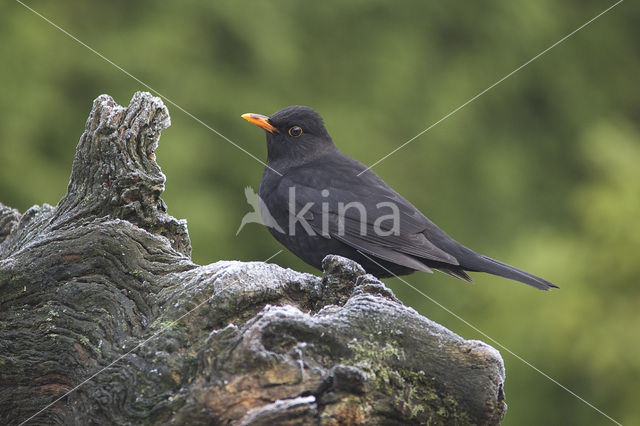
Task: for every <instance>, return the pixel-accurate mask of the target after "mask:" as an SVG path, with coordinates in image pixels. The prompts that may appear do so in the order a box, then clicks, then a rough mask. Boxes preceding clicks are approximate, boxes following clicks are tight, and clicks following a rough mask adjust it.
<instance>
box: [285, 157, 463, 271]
mask: <svg viewBox="0 0 640 426" xmlns="http://www.w3.org/2000/svg"><path fill="white" fill-rule="evenodd" d="M345 158H346V159H348V160H350V161H335V160H334V161H333V162H331V163H329V164H327V162H324V163H321V164H317V165H315V164H307V165H305V166H304V168H298V169H294V170H292V171H290V172H289V173H286V174H285V176H283V177H282V179H281V180H280V184H279V189H278V191H276V192H277V193H278V194H280V196H281V197H282V196H284V194H287V197H286V198H287V200H286V201H285V200H284V199H283V200H280V203H281V204H280V205H282V203H285V202H286V203H287V204H286V205H287V206H288V209H289V210H291V209H290V207H291V206H292V205H295V207H296V211H295V212H292V211H289V214H293V215H296V214H298V213H299V212H300V211H301V210H302V209H305V208H306V213H305V215H304V219H305V220H306V221H307V223H308V224H309V225H310V226H311V227H312V228H313V229H314V230H315V231H316V232H317V233H320V234H324V235H327V236H330V237H332V238H336V239H338V240H340V241H342V242H344V243H346V244H348V245H350V246H352V247H354V248H358V249H360V250H362V251H363V252H365V253H369V254H372V255H375V256H378V257H382V256H381V253H382V252H385V253H387V254H388V253H389V252H396V253H398V254H399V255H403V257H407V256H404V255H409V256H415V257H419V258H423V259H429V260H433V261H437V262H442V263H446V264H450V265H458V264H459V263H458V260H457V259H456V258H455V257H454V256H453V255H451V254H450V253H447V252H446V251H444V250H443V249H441V248H439V247H438V246H436V245H435V244H434V243H433V241H431V240H430V239H429V235H430V234H433V235H434V237H435V238H436V239H437V238H440V239H442V238H443V236H444V237H446V238H449V237H448V236H447V235H446V234H444V232H443V231H441V230H440V229H439V228H438V227H437V226H436V225H435V224H433V223H432V222H430V221H429V220H428V219H427V218H426V217H425V216H424V215H423V214H422V213H420V211H419V210H418V209H416V208H415V207H414V206H413V205H412V204H411V203H409V202H408V201H407V200H406V199H404V198H403V197H402V196H400V195H399V194H398V193H396V192H395V191H394V190H393V189H391V188H390V187H389V186H387V185H386V184H385V183H384V182H383V181H382V179H380V178H379V177H378V176H377V175H375V173H373V172H372V171H367V172H366V173H364V174H363V175H362V176H361V177H358V176H357V173H359V170H358V169H357V168H355V167H354V164H355V166H357V165H360V166H361V167H362V168H364V166H363V165H362V164H361V163H358V162H357V161H355V160H352V159H350V158H348V157H345ZM352 162H353V163H352ZM289 188H295V199H294V202H293V204H291V200H289V196H290V195H291V194H292V193H291V191H290V189H289ZM325 189H326V190H328V191H329V193H328V194H327V193H326V192H325V193H324V194H323V192H322V191H323V190H325ZM349 203H357V205H359V206H362V208H363V211H364V213H363V211H361V210H358V207H355V205H353V204H352V206H353V207H349V208H345V207H346V206H348V205H349ZM390 203H391V204H393V205H394V206H395V209H394V208H392V207H390ZM341 206H342V209H341ZM392 217H395V218H396V219H392ZM341 218H342V219H341ZM341 220H342V222H341ZM396 225H397V226H396ZM394 226H396V227H394ZM380 231H382V233H381V232H380ZM449 239H450V238H449ZM389 260H391V259H389ZM419 269H421V268H419Z"/></svg>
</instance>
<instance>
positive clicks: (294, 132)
mask: <svg viewBox="0 0 640 426" xmlns="http://www.w3.org/2000/svg"><path fill="white" fill-rule="evenodd" d="M289 134H290V135H291V136H293V137H294V138H297V137H298V136H300V135H301V134H302V127H300V126H293V127H291V128H290V129H289Z"/></svg>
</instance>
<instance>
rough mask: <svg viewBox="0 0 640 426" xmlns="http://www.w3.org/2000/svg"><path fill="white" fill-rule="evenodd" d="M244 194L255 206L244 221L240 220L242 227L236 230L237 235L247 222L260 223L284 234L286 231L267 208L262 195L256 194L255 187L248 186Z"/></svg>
mask: <svg viewBox="0 0 640 426" xmlns="http://www.w3.org/2000/svg"><path fill="white" fill-rule="evenodd" d="M244 196H245V197H246V199H247V204H249V205H250V206H251V207H253V211H252V212H249V213H247V214H245V215H244V217H243V218H242V221H241V222H240V227H239V228H238V230H237V231H236V236H237V235H238V234H239V233H240V231H241V230H242V228H244V226H245V225H246V224H247V223H260V224H262V225H264V226H266V227H269V228H273V229H275V230H276V231H278V232H280V233H281V234H284V231H283V230H282V228H281V227H280V225H278V222H276V220H275V219H274V218H273V216H272V215H271V213H270V212H269V209H268V208H267V206H266V204H265V203H264V201H262V198H260V196H259V195H258V194H256V192H255V191H254V190H253V188H251V187H250V186H247V187H246V188H245V189H244Z"/></svg>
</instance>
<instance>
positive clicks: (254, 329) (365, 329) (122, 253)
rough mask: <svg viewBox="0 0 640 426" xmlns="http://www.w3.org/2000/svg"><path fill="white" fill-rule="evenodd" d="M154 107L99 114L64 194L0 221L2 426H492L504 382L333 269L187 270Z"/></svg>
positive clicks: (421, 321) (162, 115) (491, 353)
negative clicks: (167, 193)
mask: <svg viewBox="0 0 640 426" xmlns="http://www.w3.org/2000/svg"><path fill="white" fill-rule="evenodd" d="M169 125H170V119H169V113H168V111H167V109H166V107H165V106H164V104H163V103H162V101H161V100H160V99H159V98H157V97H153V96H151V95H150V94H148V93H143V92H138V93H136V94H135V95H134V96H133V98H132V100H131V103H130V104H129V106H128V107H126V108H125V107H122V106H119V105H117V104H116V103H115V102H114V101H113V99H112V98H111V97H109V96H107V95H101V96H99V97H98V98H97V99H96V100H95V101H94V103H93V108H92V110H91V113H90V115H89V118H88V120H87V123H86V129H85V131H84V133H83V135H82V137H81V138H80V142H79V143H78V146H77V151H76V154H75V159H74V163H73V170H72V173H71V178H70V181H69V186H68V191H67V194H66V195H65V196H64V197H63V198H62V200H60V202H59V203H58V205H57V206H56V207H52V206H49V205H46V204H45V205H42V206H34V207H32V208H30V209H29V210H27V211H26V212H25V213H24V214H20V213H19V212H18V211H16V210H14V209H11V208H9V207H6V206H4V205H2V204H0V379H1V380H0V423H3V424H20V423H22V422H26V423H27V424H65V425H73V424H77V425H86V424H234V425H263V424H264V425H274V424H278V425H282V424H284V425H294V424H296V425H297V424H321V425H342V424H352V425H356V424H385V425H387V424H398V425H405V424H498V423H499V422H500V421H501V419H502V417H503V416H504V413H505V411H506V404H505V402H504V393H503V383H504V379H505V373H504V366H503V362H502V359H501V357H500V354H499V353H498V351H496V350H495V349H493V348H492V347H490V346H488V345H486V344H484V343H482V342H479V341H474V340H464V339H462V338H461V337H459V336H457V335H455V334H454V333H452V332H451V331H449V330H447V329H445V328H444V327H442V326H440V325H438V324H436V323H434V322H432V321H430V320H429V319H427V318H424V317H422V316H420V315H419V314H418V313H417V312H416V311H414V310H413V309H411V308H408V307H406V306H404V305H403V304H402V303H401V302H399V301H398V300H397V299H396V298H395V297H394V295H393V293H392V292H391V291H390V290H389V289H388V288H387V287H385V286H384V284H382V283H381V282H380V281H378V280H377V279H376V278H374V277H372V276H371V275H366V274H365V273H364V271H363V269H362V268H361V267H360V266H359V265H358V264H356V263H354V262H352V261H350V260H347V259H344V258H340V257H337V256H328V257H327V258H325V260H324V262H323V267H324V271H323V274H322V277H317V276H314V275H310V274H304V273H299V272H295V271H292V270H289V269H283V268H281V267H279V266H276V265H272V264H266V263H262V262H247V263H243V262H235V261H219V262H216V263H213V264H210V265H205V266H200V265H196V264H194V263H193V262H192V261H191V258H190V254H191V246H190V242H189V234H188V232H187V224H186V221H184V220H177V219H175V218H173V217H171V216H169V215H168V214H167V213H166V206H165V204H164V202H163V201H162V199H161V198H160V195H161V194H162V192H163V190H164V182H165V176H164V175H163V174H162V172H161V170H160V167H159V166H158V164H157V163H156V161H155V154H154V150H155V149H156V147H157V145H158V140H159V138H160V133H161V131H162V130H163V129H165V128H167V127H168V126H169Z"/></svg>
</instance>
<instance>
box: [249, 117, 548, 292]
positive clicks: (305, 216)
mask: <svg viewBox="0 0 640 426" xmlns="http://www.w3.org/2000/svg"><path fill="white" fill-rule="evenodd" d="M242 118H244V119H246V120H247V121H249V122H251V123H253V124H256V125H258V126H260V127H261V128H263V129H264V130H266V135H267V163H266V167H265V169H264V173H263V175H262V181H261V182H260V190H259V191H258V196H259V199H260V202H259V203H258V205H259V207H260V213H261V216H262V218H263V222H264V223H265V225H267V226H268V229H269V231H270V232H271V234H272V235H273V236H274V237H275V238H276V239H277V240H278V241H279V242H280V243H282V244H283V245H284V246H285V247H286V248H288V249H289V250H291V251H292V252H293V253H294V254H295V255H297V256H298V257H300V258H301V259H302V260H304V261H305V262H307V263H308V264H310V265H312V266H314V267H316V268H318V269H320V268H321V263H322V259H323V258H324V257H325V256H327V255H328V254H336V255H340V256H343V257H347V258H349V259H352V260H355V261H356V262H358V263H359V264H360V265H362V267H363V268H364V269H365V271H367V272H368V273H370V274H373V275H375V276H376V277H378V278H385V277H389V276H393V275H404V274H409V273H411V272H414V271H424V272H429V273H432V270H433V269H435V270H438V271H441V272H444V273H446V274H449V275H452V276H454V277H457V278H461V279H463V280H466V281H471V277H470V276H469V275H468V274H467V272H466V271H472V272H487V273H489V274H494V275H499V276H501V277H505V278H509V279H512V280H516V281H520V282H522V283H525V284H528V285H530V286H533V287H536V288H539V289H542V290H548V289H550V288H552V287H556V288H557V286H556V285H554V284H552V283H550V282H549V281H546V280H544V279H542V278H539V277H537V276H535V275H532V274H530V273H528V272H525V271H522V270H520V269H518V268H515V267H513V266H510V265H507V264H506V263H502V262H500V261H498V260H495V259H491V258H490V257H487V256H484V255H481V254H479V253H476V252H475V251H473V250H471V249H469V248H467V247H465V246H463V245H462V244H460V243H458V242H457V241H455V240H454V239H453V238H451V237H450V236H449V235H447V234H446V233H445V232H444V231H443V230H441V229H440V228H439V227H438V226H436V225H435V224H434V223H433V222H431V221H430V220H429V219H428V218H427V217H426V216H425V215H423V214H422V213H421V212H420V210H418V209H417V208H416V207H414V206H413V204H411V203H410V202H409V201H407V200H406V199H405V198H403V197H402V196H401V195H400V194H398V193H397V192H396V191H394V190H393V189H391V188H390V187H389V186H388V185H387V184H386V183H385V182H384V181H383V180H382V179H381V178H380V177H379V176H378V175H377V174H375V173H374V172H373V171H372V170H370V169H367V167H366V166H365V165H364V164H362V163H360V162H359V161H357V160H354V159H353V158H350V157H347V156H346V155H344V154H343V153H342V152H340V151H339V150H338V148H337V147H336V146H335V145H334V143H333V141H332V139H331V136H329V133H328V132H327V129H326V128H325V126H324V122H323V120H322V117H320V115H319V114H318V113H317V112H315V111H314V110H313V109H312V108H310V107H307V106H290V107H287V108H284V109H282V110H280V111H278V112H276V113H275V114H273V115H272V116H270V117H267V116H264V115H260V114H243V115H242Z"/></svg>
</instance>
